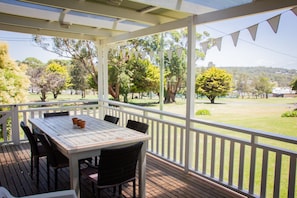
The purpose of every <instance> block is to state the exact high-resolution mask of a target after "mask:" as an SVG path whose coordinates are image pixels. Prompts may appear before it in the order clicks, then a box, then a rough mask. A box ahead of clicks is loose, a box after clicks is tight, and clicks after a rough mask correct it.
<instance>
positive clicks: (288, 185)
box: [0, 100, 297, 198]
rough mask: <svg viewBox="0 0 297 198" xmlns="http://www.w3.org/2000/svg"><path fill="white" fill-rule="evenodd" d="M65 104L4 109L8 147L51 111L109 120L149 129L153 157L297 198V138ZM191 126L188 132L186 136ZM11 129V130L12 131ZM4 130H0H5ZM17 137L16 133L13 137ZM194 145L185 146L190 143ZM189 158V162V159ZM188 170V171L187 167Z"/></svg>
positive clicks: (123, 108) (119, 108) (251, 189)
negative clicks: (23, 127) (27, 124)
mask: <svg viewBox="0 0 297 198" xmlns="http://www.w3.org/2000/svg"><path fill="white" fill-rule="evenodd" d="M97 102H98V101H96V100H92V101H90V100H88V101H71V102H69V101H64V102H55V103H29V104H20V105H8V106H5V107H6V108H3V107H4V106H0V108H2V109H3V111H1V112H0V115H1V118H0V126H1V127H2V133H3V134H4V135H3V136H4V139H3V143H6V142H14V143H19V142H20V141H21V140H23V139H25V137H23V135H22V133H20V131H19V127H18V125H19V124H18V123H19V120H25V121H27V119H28V118H31V117H42V115H43V113H45V112H51V111H70V113H71V115H81V114H84V115H91V116H94V117H97V118H102V115H104V114H109V115H114V116H118V117H120V122H119V124H120V125H121V126H125V125H126V122H127V120H128V119H133V120H138V121H142V122H146V123H148V124H149V131H148V134H150V135H151V140H150V141H149V144H148V152H150V153H152V154H154V155H156V156H159V157H160V158H162V159H165V160H167V161H168V162H171V163H174V164H176V165H178V166H180V167H183V168H184V169H185V171H191V172H192V173H195V174H198V175H200V176H203V177H206V178H208V179H210V180H212V181H214V182H217V183H219V184H221V185H224V186H226V187H228V188H230V189H233V190H235V191H238V192H241V193H243V194H246V195H248V196H251V197H275V198H276V197H289V198H295V197H296V195H297V192H296V191H297V188H296V182H297V174H296V172H297V165H296V164H297V163H296V161H297V138H296V137H287V136H281V135H275V134H273V133H269V132H263V131H256V130H251V129H245V128H240V127H234V126H230V125H224V124H220V123H215V122H210V121H205V120H199V119H191V120H188V121H187V120H186V119H185V117H184V116H181V115H176V114H172V113H166V112H162V111H159V110H153V109H149V108H143V107H139V106H135V105H129V104H123V103H119V102H114V101H100V102H99V103H98V104H97ZM187 122H189V123H190V125H189V126H191V127H190V128H189V132H187V130H186V128H187V127H186V126H187V125H186V124H187ZM7 128H9V129H10V130H7ZM0 129H1V128H0ZM11 130H12V131H13V132H12V131H11ZM187 138H188V139H189V144H186V142H187V141H186V139H187ZM187 156H189V157H187ZM186 166H187V167H186Z"/></svg>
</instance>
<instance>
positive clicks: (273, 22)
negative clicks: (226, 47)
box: [200, 7, 297, 53]
mask: <svg viewBox="0 0 297 198" xmlns="http://www.w3.org/2000/svg"><path fill="white" fill-rule="evenodd" d="M288 11H291V12H293V13H294V14H295V15H296V16H297V7H294V8H292V9H290V10H286V11H284V12H282V13H280V14H278V15H276V16H273V17H271V18H269V19H266V20H264V21H262V22H259V23H257V24H255V25H252V26H249V27H247V28H244V29H242V30H238V31H236V32H233V33H231V34H226V35H224V36H221V37H219V38H216V39H215V42H214V45H216V46H217V48H218V50H219V51H221V45H222V39H223V37H226V36H231V38H232V40H233V44H234V46H235V47H236V46H237V43H238V38H239V34H240V32H241V31H243V30H245V29H247V30H248V31H249V33H250V35H251V37H252V39H253V41H255V40H256V37H257V31H258V26H259V24H260V23H263V22H267V23H268V24H269V25H270V27H271V29H272V30H273V32H274V33H277V31H278V27H279V22H280V18H281V15H282V14H284V13H286V12H288ZM200 45H201V48H202V50H203V52H204V53H206V52H207V49H208V45H209V41H205V42H201V43H200Z"/></svg>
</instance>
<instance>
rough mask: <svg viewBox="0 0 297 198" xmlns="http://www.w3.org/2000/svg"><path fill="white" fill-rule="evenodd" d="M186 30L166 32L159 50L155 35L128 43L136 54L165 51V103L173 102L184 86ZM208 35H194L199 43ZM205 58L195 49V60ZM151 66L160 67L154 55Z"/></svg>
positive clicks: (157, 37)
mask: <svg viewBox="0 0 297 198" xmlns="http://www.w3.org/2000/svg"><path fill="white" fill-rule="evenodd" d="M187 34H188V32H187V30H186V29H180V30H176V31H171V32H167V33H166V34H165V36H164V37H163V39H164V46H163V49H161V45H162V44H161V43H162V35H161V34H156V35H151V36H146V37H144V38H139V39H134V40H131V41H129V43H130V46H129V48H131V49H136V50H137V52H140V53H141V52H143V51H145V52H148V53H151V52H153V53H155V52H160V51H161V50H164V51H165V54H164V56H165V57H164V59H165V60H164V65H165V79H166V88H165V94H164V96H165V98H164V102H165V103H170V102H174V101H175V96H176V94H177V93H178V92H179V91H180V90H181V88H182V86H183V85H185V77H186V53H187ZM208 37H209V34H208V33H207V32H203V33H202V34H200V33H197V34H196V40H197V41H201V40H202V39H207V38H208ZM204 56H205V54H204V52H203V51H202V50H201V49H196V60H198V59H203V58H204ZM152 62H153V64H156V65H160V64H161V63H160V58H159V57H158V56H157V55H156V56H155V57H153V60H152Z"/></svg>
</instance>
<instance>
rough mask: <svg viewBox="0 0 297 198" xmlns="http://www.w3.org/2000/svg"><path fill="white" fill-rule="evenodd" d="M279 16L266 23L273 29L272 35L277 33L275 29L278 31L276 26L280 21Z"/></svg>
mask: <svg viewBox="0 0 297 198" xmlns="http://www.w3.org/2000/svg"><path fill="white" fill-rule="evenodd" d="M280 16H281V15H280V14H279V15H277V16H275V17H272V18H271V19H268V20H267V22H268V23H269V25H270V26H271V28H272V29H273V31H274V33H277V29H278V25H279V20H280Z"/></svg>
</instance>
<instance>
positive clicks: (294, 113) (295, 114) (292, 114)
mask: <svg viewBox="0 0 297 198" xmlns="http://www.w3.org/2000/svg"><path fill="white" fill-rule="evenodd" d="M281 117H297V110H293V111H287V112H285V113H283V114H282V115H281Z"/></svg>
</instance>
